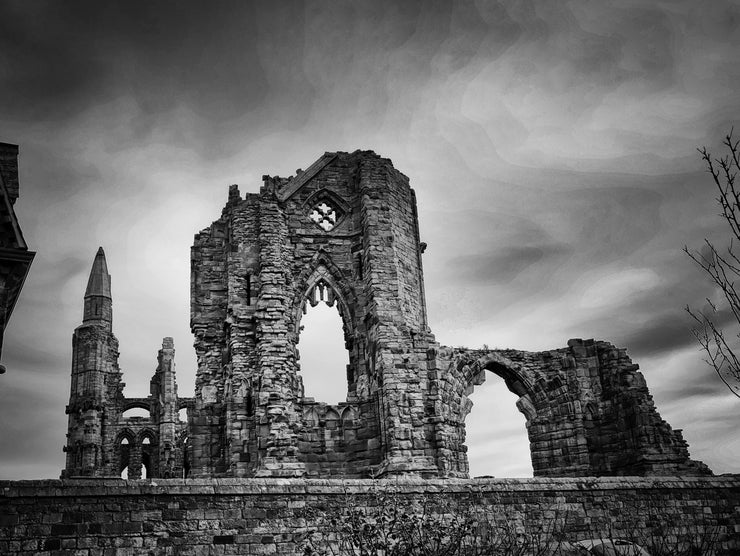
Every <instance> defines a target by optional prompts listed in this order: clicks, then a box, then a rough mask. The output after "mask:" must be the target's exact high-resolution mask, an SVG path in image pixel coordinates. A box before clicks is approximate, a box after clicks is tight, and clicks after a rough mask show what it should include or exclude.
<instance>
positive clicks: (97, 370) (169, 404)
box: [62, 247, 189, 479]
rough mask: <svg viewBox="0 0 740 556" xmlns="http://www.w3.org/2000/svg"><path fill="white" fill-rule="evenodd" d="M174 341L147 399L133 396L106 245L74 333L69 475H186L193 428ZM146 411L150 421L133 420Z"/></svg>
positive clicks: (166, 343) (168, 342)
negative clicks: (185, 411) (186, 416)
mask: <svg viewBox="0 0 740 556" xmlns="http://www.w3.org/2000/svg"><path fill="white" fill-rule="evenodd" d="M174 356H175V350H174V344H173V341H172V338H165V339H164V340H163V342H162V349H161V350H160V351H159V355H158V359H157V362H158V364H157V369H156V371H155V373H154V376H153V377H152V380H151V383H150V395H149V396H148V397H146V398H127V397H125V396H124V394H123V389H124V386H125V384H124V383H123V382H122V381H121V379H122V373H121V370H120V368H119V366H118V340H117V339H116V337H115V336H114V335H113V299H112V296H111V277H110V274H108V264H107V262H106V259H105V252H104V251H103V248H102V247H101V248H99V249H98V252H97V254H96V255H95V259H94V261H93V265H92V269H91V270H90V277H89V279H88V282H87V289H86V290H85V297H84V307H83V318H82V324H81V325H80V326H78V327H77V328H76V329H75V331H74V334H73V336H72V380H71V388H70V396H69V405H67V409H66V412H67V414H68V415H69V421H68V430H67V444H66V446H65V447H64V451H65V452H66V453H67V461H66V466H65V469H64V470H63V471H62V477H76V476H88V477H89V476H94V477H109V476H110V477H118V476H120V475H121V473H122V472H124V471H125V474H126V475H127V476H128V477H129V478H132V479H138V478H141V477H142V475H146V476H148V477H163V476H182V475H183V472H184V468H185V466H186V454H185V450H184V443H185V440H186V438H187V434H186V432H185V429H186V424H185V423H184V422H180V421H179V419H178V410H179V409H180V408H184V407H187V404H188V402H189V400H187V399H178V397H177V384H176V382H175V366H174ZM134 408H139V409H142V410H144V411H145V412H148V414H149V415H148V416H146V417H143V416H136V417H127V416H126V415H125V413H126V412H127V411H129V410H131V409H134Z"/></svg>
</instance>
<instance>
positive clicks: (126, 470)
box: [121, 465, 128, 479]
mask: <svg viewBox="0 0 740 556" xmlns="http://www.w3.org/2000/svg"><path fill="white" fill-rule="evenodd" d="M121 479H128V465H127V466H126V467H124V468H123V471H121Z"/></svg>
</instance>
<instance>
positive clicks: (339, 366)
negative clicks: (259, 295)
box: [298, 286, 349, 404]
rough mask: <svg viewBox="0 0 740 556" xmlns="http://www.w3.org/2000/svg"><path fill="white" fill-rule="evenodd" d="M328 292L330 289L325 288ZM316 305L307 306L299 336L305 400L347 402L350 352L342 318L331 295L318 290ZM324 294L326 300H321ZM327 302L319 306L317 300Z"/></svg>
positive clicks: (307, 304) (316, 289)
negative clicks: (308, 398) (346, 344)
mask: <svg viewBox="0 0 740 556" xmlns="http://www.w3.org/2000/svg"><path fill="white" fill-rule="evenodd" d="M326 289H327V290H328V286H327V288H326ZM314 295H315V296H317V297H316V298H315V299H314V303H316V305H315V306H314V303H308V302H307V303H306V314H304V315H303V317H302V318H301V331H300V334H299V336H298V341H299V346H298V348H299V350H300V351H299V353H300V360H299V364H300V373H301V376H302V378H303V387H304V397H311V398H314V399H315V400H316V401H322V402H326V403H330V404H336V403H339V402H343V401H345V400H346V399H347V390H348V385H347V366H348V365H349V352H348V351H347V348H346V346H345V341H344V328H343V323H342V317H341V316H340V314H339V310H338V304H337V303H334V300H333V299H332V300H331V302H332V304H333V306H329V304H328V303H329V301H328V299H329V295H330V294H329V292H328V291H323V292H322V291H320V289H319V288H318V287H317V288H315V291H314ZM321 295H324V296H325V297H323V298H322V297H319V296H321ZM322 300H323V301H327V302H326V303H318V301H322Z"/></svg>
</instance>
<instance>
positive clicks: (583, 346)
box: [65, 151, 710, 478]
mask: <svg viewBox="0 0 740 556" xmlns="http://www.w3.org/2000/svg"><path fill="white" fill-rule="evenodd" d="M425 247H426V246H425V244H423V243H422V242H420V239H419V231H418V220H417V211H416V199H415V195H414V192H413V190H412V189H411V187H410V186H409V181H408V178H407V177H406V176H404V175H403V174H402V173H400V172H399V171H397V170H396V169H395V168H393V165H392V163H391V161H390V160H388V159H385V158H381V157H379V156H378V155H376V154H375V153H373V152H371V151H356V152H354V153H344V152H337V153H326V154H325V155H324V156H322V157H321V158H320V159H319V160H317V161H316V162H315V163H314V164H312V165H311V166H310V167H309V168H308V169H307V170H306V171H305V172H299V173H298V174H297V175H296V176H293V177H291V178H280V177H270V176H265V177H264V183H263V186H262V188H261V189H260V192H259V193H257V194H247V195H246V196H245V197H244V198H242V196H241V195H240V193H239V190H238V188H237V187H236V186H232V187H231V188H230V190H229V198H228V202H227V204H226V206H225V207H224V209H223V211H222V214H221V217H220V218H219V219H218V220H216V221H215V222H213V224H211V226H209V227H208V228H206V229H204V230H202V231H201V232H200V233H198V234H197V235H196V236H195V242H194V245H193V248H192V252H191V265H192V273H191V276H192V282H191V328H192V331H193V334H194V336H195V350H196V353H197V358H198V371H197V376H196V384H195V397H194V399H192V400H183V399H179V400H178V398H177V394H176V386H175V382H174V366H173V362H172V361H173V357H174V350H173V348H172V345H171V342H169V341H168V340H167V339H165V344H164V345H163V349H162V351H161V352H160V356H159V366H158V368H157V372H156V373H155V377H154V378H153V379H152V390H151V392H152V395H151V396H150V397H149V398H146V399H144V400H131V399H127V398H125V397H124V396H123V394H122V386H123V385H122V383H121V373H120V370H119V368H118V362H117V360H118V343H117V340H116V339H115V337H114V336H113V334H112V328H111V324H112V309H111V297H110V277H108V275H107V269H104V268H103V266H104V265H103V263H104V256H103V259H102V262H101V261H100V260H99V259H98V258H96V263H95V264H94V266H93V273H92V276H91V282H90V284H92V286H90V287H89V288H88V290H89V291H88V292H87V294H86V299H85V320H84V322H83V325H82V326H80V327H79V328H78V329H77V330H76V331H75V336H74V361H73V369H72V395H71V398H70V405H69V408H68V413H69V414H70V428H69V431H70V434H69V439H68V443H67V450H68V454H67V469H66V471H65V476H75V475H95V476H101V475H103V476H104V475H118V474H119V473H120V471H121V469H122V468H123V467H122V465H123V463H124V462H128V463H129V466H131V465H133V466H135V467H137V468H139V467H140V461H141V459H142V458H147V461H149V462H153V463H151V465H152V470H151V472H152V474H153V476H162V475H164V474H165V471H163V469H164V468H163V466H165V465H166V466H167V467H166V474H170V475H171V474H173V473H174V474H181V473H183V472H184V473H185V474H189V475H190V476H193V477H307V478H316V477H345V478H366V477H386V476H398V475H409V474H413V475H417V476H420V477H425V478H429V477H446V478H464V477H467V476H468V460H467V454H466V447H465V418H466V416H467V415H468V413H469V411H470V408H471V405H472V404H471V401H470V399H469V397H468V396H469V395H470V393H471V392H472V391H473V389H474V388H475V386H476V385H479V384H481V383H482V382H483V381H484V380H485V378H486V376H487V373H488V372H493V373H495V374H497V375H499V376H501V377H502V378H503V379H504V380H505V382H506V384H507V386H508V388H509V389H510V390H511V391H512V392H514V393H515V394H516V395H517V396H518V397H519V399H518V401H517V407H518V408H519V410H520V411H522V413H523V414H524V415H525V417H526V427H527V432H528V435H529V440H530V447H531V452H532V464H533V469H534V473H535V475H536V476H552V477H579V476H609V475H672V474H683V475H686V474H709V473H710V471H709V469H708V468H707V467H706V466H704V465H703V464H702V463H700V462H695V461H692V460H691V459H690V458H689V454H688V449H687V444H686V442H685V441H684V440H683V438H682V436H681V434H680V431H674V430H672V429H671V427H670V426H669V425H668V424H667V423H666V422H665V421H664V420H662V419H661V417H660V415H659V414H658V413H657V411H656V409H655V405H654V403H653V401H652V398H651V396H650V394H649V392H648V389H647V386H646V384H645V380H644V378H643V376H642V374H641V373H640V372H638V366H637V365H636V364H634V363H633V362H632V361H631V360H630V358H629V357H628V356H627V354H626V352H625V350H624V349H619V348H616V347H614V346H613V345H611V344H609V343H607V342H602V341H594V340H585V341H584V340H578V339H576V340H571V341H570V342H568V346H567V347H564V348H560V349H554V350H549V351H543V352H537V353H532V352H523V351H516V350H468V349H453V348H447V347H443V346H440V345H439V344H438V343H437V342H436V340H435V338H434V336H433V335H432V333H431V330H430V328H429V326H428V324H427V316H426V302H425V297H424V281H423V271H422V262H421V255H422V252H423V250H424V248H425ZM99 256H100V254H99ZM106 280H107V282H106ZM90 288H92V290H94V291H92V290H90ZM106 288H107V289H106ZM106 292H107V293H106ZM320 302H326V303H328V304H330V305H336V306H337V308H338V309H339V313H340V315H341V317H342V321H343V327H344V341H345V345H346V347H347V350H348V354H349V365H348V366H347V368H346V373H345V374H346V381H347V397H346V401H344V402H342V403H339V404H336V405H330V404H325V403H318V402H316V401H314V400H313V399H312V398H307V397H305V396H304V389H303V383H302V377H301V371H300V359H299V350H300V345H299V343H298V342H299V338H300V330H301V317H302V315H303V313H304V311H305V309H306V306H307V304H309V305H315V304H316V303H320ZM338 371H339V370H336V369H335V370H328V375H330V376H333V377H336V376H337V374H338ZM136 404H139V406H146V407H147V408H149V409H150V410H151V412H152V417H151V418H150V419H149V420H148V421H147V422H146V423H144V422H143V421H142V422H141V423H139V424H138V425H137V427H133V422H132V421H131V420H128V421H125V420H122V418H121V413H122V412H123V411H124V410H125V409H126V408H128V407H132V406H135V405H136ZM183 406H188V408H189V413H188V414H189V419H188V423H187V426H186V425H184V424H181V423H178V422H176V420H173V415H174V413H176V411H177V408H179V407H183ZM173 412H174V413H173ZM141 435H149V438H150V439H151V440H150V441H151V442H152V445H151V446H150V447H147V448H142V447H141ZM185 437H187V438H188V439H189V442H188V444H187V445H185V444H184V442H183V439H184V438H185ZM124 438H126V439H127V440H128V441H129V445H130V446H131V447H130V448H123V447H122V446H123V445H122V444H121V442H122V440H123V439H124ZM155 444H156V447H155ZM127 450H128V452H127ZM168 450H169V451H168ZM137 458H139V459H137ZM134 473H136V471H134ZM130 476H131V475H130ZM134 476H136V475H134Z"/></svg>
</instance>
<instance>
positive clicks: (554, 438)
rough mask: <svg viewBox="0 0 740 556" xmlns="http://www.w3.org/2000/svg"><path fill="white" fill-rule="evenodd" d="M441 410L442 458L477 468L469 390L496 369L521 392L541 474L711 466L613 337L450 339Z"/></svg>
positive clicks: (450, 469)
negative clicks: (562, 344)
mask: <svg viewBox="0 0 740 556" xmlns="http://www.w3.org/2000/svg"><path fill="white" fill-rule="evenodd" d="M438 361H439V362H444V364H442V367H441V369H442V372H440V373H439V375H438V378H437V376H435V379H437V381H438V383H439V387H440V392H441V393H440V395H438V396H437V399H436V407H435V412H437V413H438V414H439V415H441V416H443V422H444V425H442V426H440V427H439V428H438V438H437V444H438V446H440V451H439V456H438V457H439V459H440V463H439V467H440V469H442V470H444V473H445V474H446V475H448V476H457V477H466V476H467V473H468V467H467V465H468V464H467V457H466V454H465V452H466V448H465V446H464V442H465V418H466V417H467V415H468V413H469V412H470V409H471V408H472V402H471V401H470V399H469V398H468V395H469V394H470V393H472V392H473V389H474V387H475V386H477V385H479V384H482V383H483V382H484V381H485V380H486V376H487V373H488V372H492V373H494V374H496V375H498V376H500V377H501V378H503V379H504V381H505V382H506V385H507V387H508V388H509V390H510V391H511V392H513V393H514V394H516V395H517V396H519V399H518V400H517V402H516V405H517V408H518V409H519V410H520V411H521V412H522V413H523V414H524V416H525V418H526V427H527V433H528V436H529V441H530V449H531V453H532V467H533V470H534V474H535V476H549V477H568V476H570V477H579V476H581V477H584V476H614V475H681V474H688V475H701V474H710V473H711V471H710V470H709V468H707V466H706V465H704V464H703V463H701V462H697V461H694V460H691V459H690V458H689V452H688V444H687V443H686V441H685V440H684V439H683V436H682V435H681V432H680V431H675V430H673V429H672V428H671V427H670V425H669V424H668V423H666V422H665V421H664V420H663V419H661V417H660V415H659V414H658V412H657V410H656V408H655V404H654V403H653V400H652V396H650V393H649V391H648V389H647V385H646V383H645V379H644V377H643V375H642V373H640V372H639V371H638V368H639V366H638V365H636V364H634V363H632V361H631V360H630V358H629V357H628V356H627V353H626V351H625V350H624V349H619V348H616V347H614V346H613V345H611V344H609V343H608V342H603V341H594V340H585V341H584V340H580V339H575V340H570V341H569V342H568V347H567V348H561V349H557V350H550V351H544V352H538V353H533V352H526V351H516V350H465V349H449V348H447V349H443V350H440V352H439V354H438Z"/></svg>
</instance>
